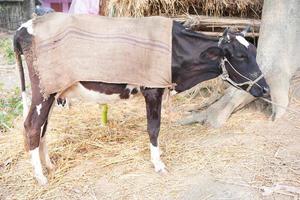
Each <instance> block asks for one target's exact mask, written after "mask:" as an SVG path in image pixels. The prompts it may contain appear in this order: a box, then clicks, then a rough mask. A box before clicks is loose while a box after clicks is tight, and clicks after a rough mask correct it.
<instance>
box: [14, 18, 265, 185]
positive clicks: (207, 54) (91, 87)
mask: <svg viewBox="0 0 300 200" xmlns="http://www.w3.org/2000/svg"><path fill="white" fill-rule="evenodd" d="M34 37H35V36H34V34H33V27H32V21H28V22H27V23H25V24H23V25H22V26H21V27H20V28H19V29H18V30H17V32H16V34H15V36H14V49H15V53H16V56H17V62H18V65H19V69H20V76H21V87H22V98H23V104H24V116H26V115H27V117H26V119H25V122H24V127H25V138H26V142H27V143H26V144H27V145H28V148H29V150H30V155H31V160H32V165H33V168H34V175H35V178H36V179H37V180H38V182H39V183H40V184H46V183H47V178H46V177H45V176H44V175H43V172H42V163H43V164H45V166H46V168H47V169H48V170H51V169H53V164H52V163H51V160H50V158H49V155H48V151H47V147H46V141H45V134H46V129H47V124H48V120H49V111H50V110H51V107H52V105H53V102H54V100H55V98H56V94H51V95H50V97H49V98H48V99H47V100H45V99H44V98H43V96H42V94H41V93H40V88H39V78H38V77H37V75H36V74H35V73H34V69H33V66H32V53H33V51H32V41H33V38H34ZM172 38H173V39H172V80H173V83H175V84H176V86H175V89H174V91H175V92H182V91H185V90H187V89H189V88H191V87H193V86H195V85H196V84H198V83H200V82H202V81H205V80H209V79H212V78H216V77H217V76H219V75H222V76H223V78H224V79H225V80H227V81H228V82H230V83H231V84H233V85H235V86H236V87H240V88H241V89H244V90H247V91H249V92H250V93H251V94H252V95H253V96H255V97H261V96H264V95H266V94H268V85H267V83H266V81H265V79H264V77H263V76H262V73H261V71H260V69H259V66H258V65H257V63H256V58H255V57H256V48H255V47H254V46H253V45H252V44H250V43H248V42H247V41H246V40H245V38H244V35H243V34H242V33H232V32H230V31H228V30H226V31H224V34H223V36H222V37H221V38H220V39H218V38H212V37H208V36H206V35H204V34H201V33H196V32H193V31H189V30H187V29H186V28H185V27H184V26H182V25H181V24H180V23H178V22H174V23H173V30H172ZM21 54H23V55H24V56H25V60H26V62H27V66H28V71H29V77H30V82H31V89H32V102H31V106H30V108H29V110H28V108H27V102H26V94H25V79H24V72H23V66H22V61H21ZM112 56H113V55H112ZM137 92H141V93H142V94H143V96H144V97H145V102H146V112H147V130H148V133H149V136H150V150H151V161H152V163H153V165H154V168H155V171H156V172H165V165H164V163H163V162H162V160H161V159H160V153H159V146H158V134H159V130H160V122H161V102H162V95H163V92H164V89H163V88H145V87H137V86H132V85H128V84H126V83H125V84H110V83H103V82H86V81H80V82H78V83H76V84H74V85H73V86H71V87H70V88H69V89H68V90H67V91H66V92H64V93H63V94H62V95H61V96H60V97H61V98H73V97H80V98H82V99H86V100H88V101H97V102H100V103H107V102H109V101H111V100H115V99H128V98H130V96H132V95H134V94H136V93H137Z"/></svg>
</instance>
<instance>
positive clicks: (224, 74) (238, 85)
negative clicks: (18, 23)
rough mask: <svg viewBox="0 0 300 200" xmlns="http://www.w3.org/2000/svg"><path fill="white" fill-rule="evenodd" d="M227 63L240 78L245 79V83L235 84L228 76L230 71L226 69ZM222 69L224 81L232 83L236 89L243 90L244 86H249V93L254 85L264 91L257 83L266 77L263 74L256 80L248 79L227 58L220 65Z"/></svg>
mask: <svg viewBox="0 0 300 200" xmlns="http://www.w3.org/2000/svg"><path fill="white" fill-rule="evenodd" d="M226 62H227V63H228V64H229V66H230V67H231V68H232V69H233V70H234V71H235V72H236V73H237V74H238V75H239V76H240V77H243V78H244V79H246V80H247V81H246V82H243V83H236V82H234V81H233V80H232V79H231V78H230V77H229V74H228V71H227V69H226V67H225V64H226ZM220 66H221V69H222V74H221V78H222V80H224V81H227V82H228V83H230V84H231V85H233V86H234V87H236V88H237V89H242V88H241V86H243V85H248V87H247V89H246V91H247V92H249V91H250V89H251V88H252V86H253V85H257V86H258V87H260V88H261V89H263V87H262V86H260V85H259V84H258V83H257V82H258V81H259V80H260V79H262V78H263V77H264V75H263V74H261V75H260V76H259V77H257V78H256V79H255V80H251V79H249V78H248V77H246V76H244V75H243V74H241V73H240V72H238V71H237V70H236V69H235V68H234V67H233V66H232V64H231V63H230V62H229V61H228V60H227V58H226V57H224V58H222V60H221V63H220Z"/></svg>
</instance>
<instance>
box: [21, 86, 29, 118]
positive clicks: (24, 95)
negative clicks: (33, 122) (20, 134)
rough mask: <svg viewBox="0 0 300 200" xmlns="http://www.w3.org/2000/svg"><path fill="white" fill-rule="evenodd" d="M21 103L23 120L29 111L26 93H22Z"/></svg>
mask: <svg viewBox="0 0 300 200" xmlns="http://www.w3.org/2000/svg"><path fill="white" fill-rule="evenodd" d="M22 103H23V119H24V120H25V118H26V116H27V114H28V111H29V108H28V103H27V94H26V92H22Z"/></svg>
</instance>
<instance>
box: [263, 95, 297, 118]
mask: <svg viewBox="0 0 300 200" xmlns="http://www.w3.org/2000/svg"><path fill="white" fill-rule="evenodd" d="M259 98H260V99H262V100H263V101H265V102H268V103H270V104H273V105H275V106H278V107H280V108H283V109H285V110H287V111H289V112H293V113H295V114H298V115H300V111H299V110H295V109H292V108H289V107H287V106H283V105H281V104H278V103H275V102H274V101H271V100H269V99H266V98H263V97H259Z"/></svg>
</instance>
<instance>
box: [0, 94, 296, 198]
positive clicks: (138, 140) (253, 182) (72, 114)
mask: <svg viewBox="0 0 300 200" xmlns="http://www.w3.org/2000/svg"><path fill="white" fill-rule="evenodd" d="M205 100H207V98H204V97H197V98H195V99H191V100H189V99H187V98H186V97H182V96H177V97H173V109H172V110H173V113H172V115H171V116H172V118H173V119H172V120H176V119H179V118H180V117H182V115H183V114H184V112H185V111H186V110H188V108H189V107H191V106H193V105H196V104H199V103H200V104H201V103H202V102H203V101H205ZM164 107H166V105H165V106H164ZM100 110H101V109H100V108H99V107H98V106H97V105H94V104H75V105H74V106H73V107H71V109H70V110H67V109H61V108H58V107H55V108H54V111H53V114H52V117H51V120H50V125H49V129H48V135H47V138H48V139H47V140H48V144H49V152H50V157H51V159H52V161H53V162H54V163H55V165H56V169H55V171H54V172H53V173H52V174H48V173H47V172H46V171H45V174H46V175H47V177H48V178H49V185H48V186H47V187H40V186H38V185H37V184H36V182H35V180H34V179H33V177H32V169H31V165H30V162H29V156H28V154H25V153H24V149H23V144H22V142H23V138H22V134H21V128H20V127H16V128H15V129H14V130H13V131H12V132H10V133H6V134H3V135H1V136H0V184H1V187H0V199H120V198H122V199H133V198H138V197H142V198H148V199H162V198H164V199H183V198H185V195H192V194H194V192H197V191H198V192H202V193H201V195H204V196H201V197H203V198H204V197H205V194H206V193H205V191H202V190H199V189H197V190H196V191H192V192H188V191H189V189H190V188H192V186H191V184H192V185H193V184H196V185H197V184H199V188H203V187H202V186H201V184H204V183H203V181H204V182H205V181H207V177H211V179H209V181H212V180H213V182H212V183H211V184H212V185H209V184H208V183H206V184H205V187H204V188H210V187H212V188H211V192H216V193H217V191H215V189H213V188H214V187H213V185H214V184H216V183H215V181H219V183H218V184H220V183H221V182H226V187H230V188H231V189H234V190H237V188H236V187H237V185H238V186H239V187H242V189H241V188H239V189H238V191H243V188H244V187H245V186H243V185H246V186H247V187H248V188H251V191H252V189H254V190H255V191H254V193H253V194H256V193H257V192H258V193H257V194H259V190H258V189H259V188H260V187H261V186H272V184H274V183H276V182H278V181H279V182H280V181H281V182H284V183H285V184H288V185H293V186H299V183H300V176H299V174H298V173H300V171H299V170H300V166H299V164H300V163H299V162H298V161H297V159H296V160H295V158H297V156H298V154H297V152H295V153H296V154H291V153H289V155H293V156H294V157H285V156H284V155H285V154H286V153H287V152H289V151H287V150H286V149H287V148H288V147H289V145H290V144H293V145H295V144H294V143H295V142H296V141H299V134H298V133H299V127H298V128H294V129H291V127H292V125H291V124H290V122H289V121H286V122H287V123H289V124H287V125H283V124H281V125H280V124H279V126H278V125H277V126H274V125H272V124H270V125H268V123H267V121H266V120H267V116H265V115H264V114H262V113H260V112H257V111H256V112H255V111H253V110H252V109H251V108H246V110H244V111H243V112H242V113H238V114H236V115H234V116H233V117H232V118H231V119H230V120H229V122H228V123H227V124H226V125H225V126H224V127H223V128H221V129H212V128H208V127H206V126H203V125H192V126H179V125H176V123H172V124H171V126H169V124H168V117H169V116H170V115H168V114H166V110H165V109H164V110H163V119H162V126H161V132H160V145H161V148H162V151H163V152H164V153H163V155H162V159H163V160H164V161H165V163H166V165H167V166H168V169H169V171H170V172H169V174H168V175H166V176H160V175H158V174H156V173H155V172H154V170H153V167H152V165H151V163H150V161H149V158H150V155H149V137H148V134H147V132H146V118H145V104H144V100H143V98H142V97H141V96H139V97H136V98H134V99H132V100H129V101H120V102H118V103H115V104H110V110H109V124H108V126H107V127H101V126H100V121H101V120H100ZM293 120H295V119H293ZM20 121H21V120H19V122H18V124H21V122H20ZM295 122H296V121H295ZM264 123H266V124H265V125H263V124H264ZM251 124H252V125H251ZM255 124H257V125H255ZM249 126H250V128H249ZM263 126H264V128H263V129H262V130H260V127H263ZM276 127H279V128H276ZM282 128H283V129H284V131H282V130H283V129H282ZM288 129H291V132H289V133H288V137H286V133H285V131H286V130H288ZM270 130H272V131H270ZM297 131H298V132H297ZM274 134H275V135H274ZM290 149H291V148H290ZM292 150H293V151H295V149H293V148H292ZM282 153H283V154H284V155H281V154H282ZM275 154H276V156H277V157H274V155H275ZM295 156H296V157H295ZM283 162H284V163H285V164H284V165H281V164H282V163H283ZM287 170H288V171H287ZM297 174H298V175H297ZM197 177H198V178H199V179H198V178H197ZM103 182H104V183H103ZM103 184H104V185H103ZM222 184H223V183H222ZM105 185H106V186H105ZM233 187H234V188H233ZM197 188H198V186H197ZM153 191H155V192H153ZM255 192H256V193H255ZM150 193H151V195H150V196H148V195H147V194H150Z"/></svg>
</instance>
